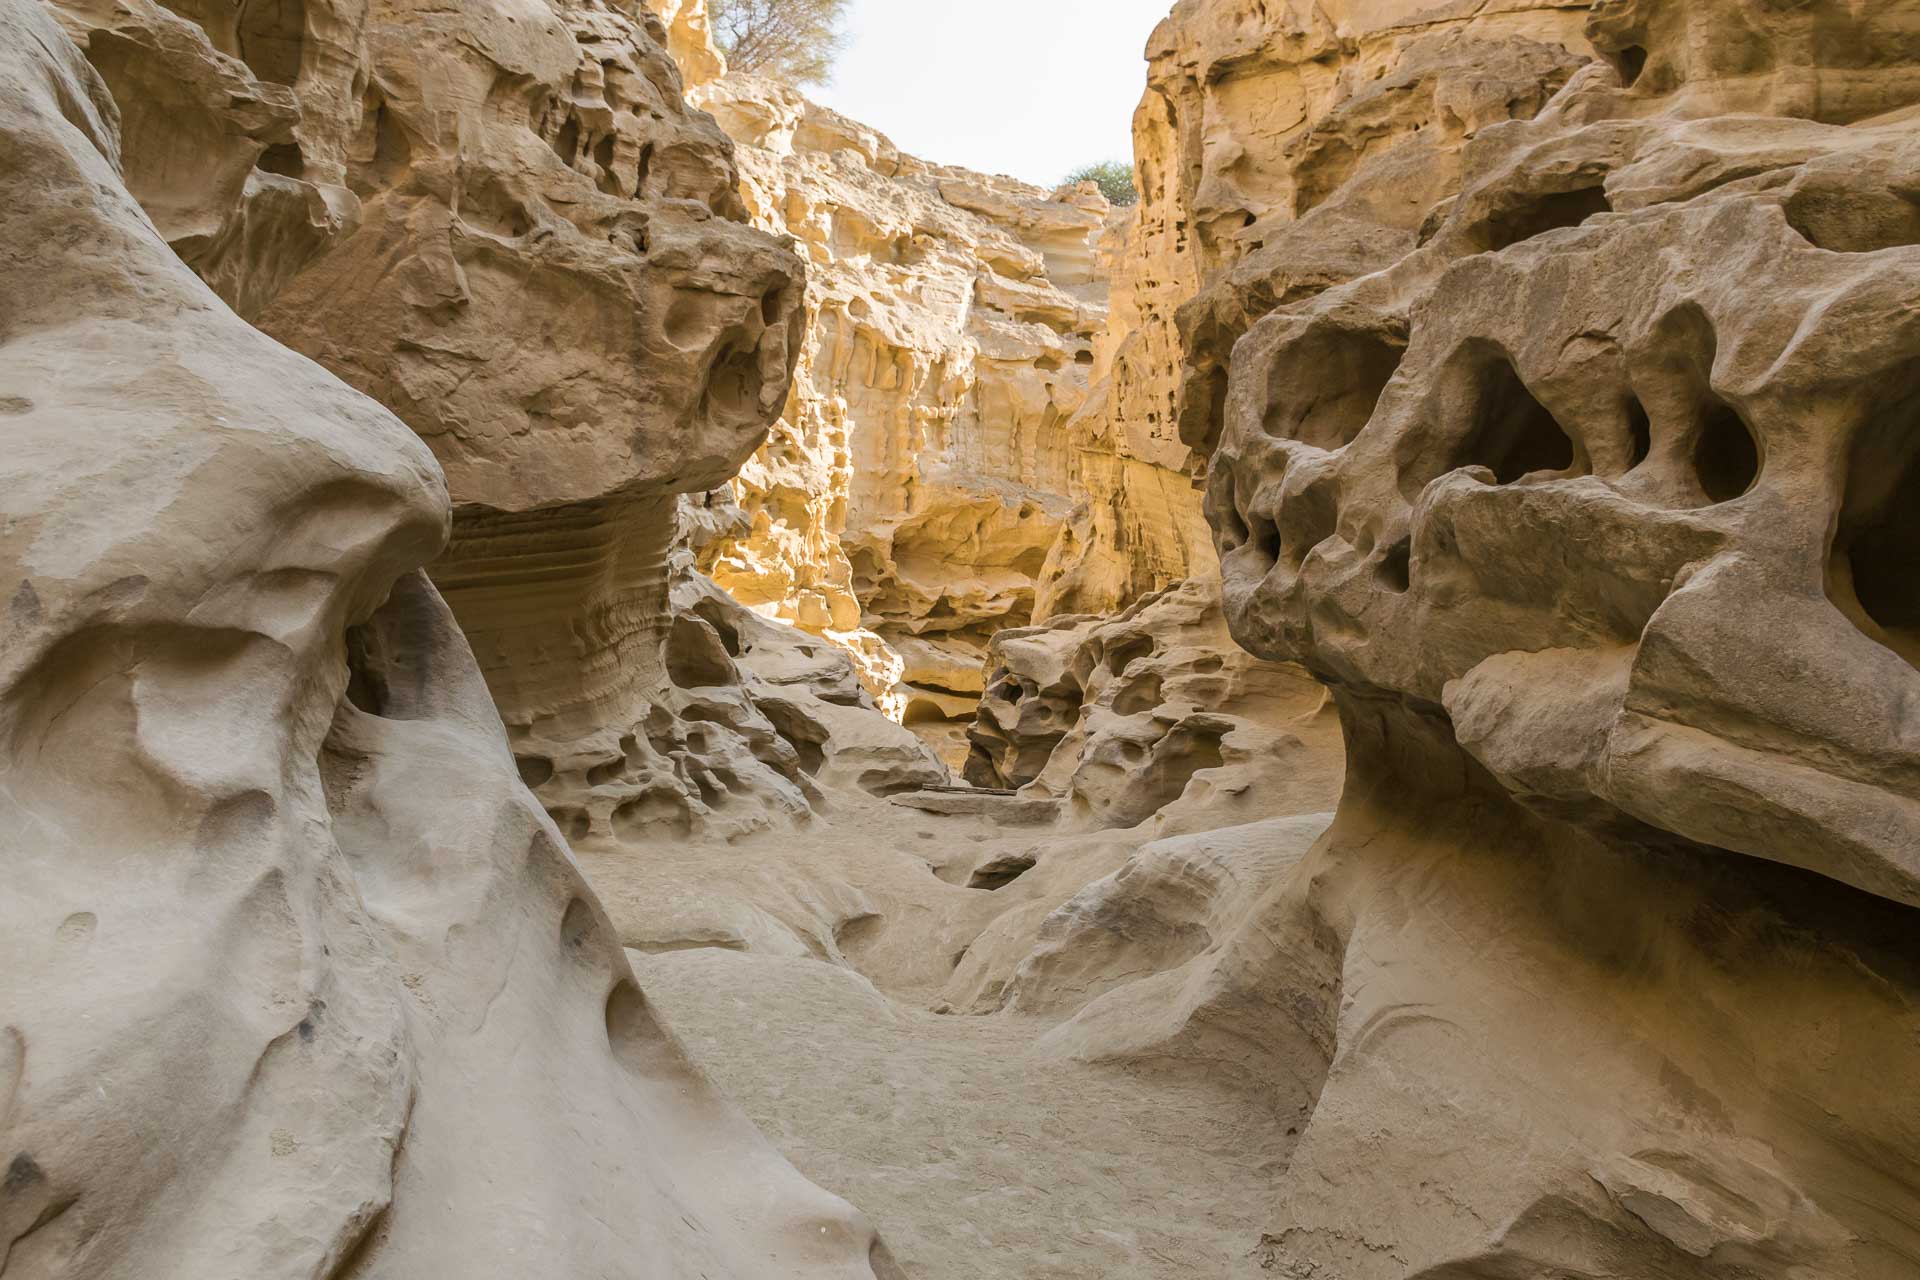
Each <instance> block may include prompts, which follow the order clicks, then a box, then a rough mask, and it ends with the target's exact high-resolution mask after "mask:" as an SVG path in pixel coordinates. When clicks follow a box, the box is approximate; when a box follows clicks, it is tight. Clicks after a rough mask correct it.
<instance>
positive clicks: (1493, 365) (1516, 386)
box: [1456, 354, 1578, 484]
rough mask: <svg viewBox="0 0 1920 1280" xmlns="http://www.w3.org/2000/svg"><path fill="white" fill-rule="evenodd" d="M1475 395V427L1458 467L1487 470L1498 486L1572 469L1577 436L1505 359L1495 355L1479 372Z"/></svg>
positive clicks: (1466, 443)
mask: <svg viewBox="0 0 1920 1280" xmlns="http://www.w3.org/2000/svg"><path fill="white" fill-rule="evenodd" d="M1474 392H1475V395H1474V421H1473V429H1472V432H1471V434H1470V435H1469V436H1468V437H1467V440H1466V442H1465V444H1464V445H1463V446H1462V448H1461V451H1460V457H1459V459H1458V461H1457V463H1456V466H1458V467H1485V468H1486V469H1487V470H1489V471H1491V472H1493V478H1494V481H1495V483H1497V484H1513V483H1514V482H1515V481H1517V480H1519V479H1521V478H1522V477H1524V476H1529V475H1533V474H1535V473H1537V472H1566V471H1571V470H1573V467H1574V464H1575V462H1576V460H1577V456H1578V450H1576V449H1575V447H1574V443H1573V437H1571V436H1569V435H1568V434H1567V432H1566V429H1565V428H1564V427H1562V426H1561V425H1560V421H1559V419H1557V418H1555V417H1554V416H1553V413H1552V412H1551V411H1550V410H1549V409H1548V408H1547V407H1546V406H1545V405H1543V404H1541V403H1540V402H1539V401H1538V400H1537V399H1535V398H1534V395H1533V393H1532V392H1531V391H1529V390H1527V384H1526V383H1525V382H1523V381H1521V378H1520V374H1519V372H1518V371H1517V370H1516V369H1515V368H1514V367H1513V362H1512V361H1511V360H1509V359H1508V358H1507V357H1506V356H1505V355H1501V354H1496V355H1495V356H1494V357H1493V359H1492V360H1491V361H1489V362H1488V364H1487V365H1486V366H1485V367H1484V368H1483V369H1482V370H1481V371H1480V375H1479V378H1478V379H1477V381H1476V385H1475V388H1474Z"/></svg>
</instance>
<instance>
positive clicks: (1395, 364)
mask: <svg viewBox="0 0 1920 1280" xmlns="http://www.w3.org/2000/svg"><path fill="white" fill-rule="evenodd" d="M1405 354H1406V346H1405V343H1404V341H1401V340H1396V338H1395V337H1391V336H1389V335H1387V334H1384V333H1378V332H1372V331H1360V330H1329V331H1323V332H1319V333H1314V334H1311V335H1309V336H1307V337H1306V338H1304V339H1303V340H1302V341H1300V342H1299V343H1298V344H1297V345H1295V346H1294V347H1293V348H1292V349H1290V350H1289V351H1288V352H1287V355H1286V358H1285V359H1283V360H1279V361H1276V362H1275V364H1274V367H1273V370H1272V372H1271V373H1270V374H1269V375H1268V386H1267V390H1268V401H1269V403H1270V404H1271V405H1272V408H1270V409H1269V410H1268V411H1267V416H1266V419H1265V421H1264V422H1263V424H1262V425H1263V426H1264V427H1265V429H1266V432H1267V434H1268V435H1270V436H1274V437H1276V438H1279V439H1283V440H1294V441H1298V442H1299V443H1301V444H1305V445H1311V446H1312V447H1313V448H1315V449H1325V450H1328V451H1332V450H1335V449H1344V448H1345V447H1346V446H1348V445H1350V444H1352V443H1353V441H1354V438H1355V437H1357V436H1358V435H1359V434H1360V432H1361V430H1362V429H1363V428H1364V427H1365V426H1366V425H1367V423H1368V422H1370V421H1372V419H1373V411H1374V409H1375V408H1377V407H1378V406H1379V404H1380V397H1381V396H1382V395H1383V394H1385V392H1386V389H1387V384H1388V383H1389V382H1391V381H1393V375H1394V374H1395V373H1397V372H1399V369H1400V361H1401V358H1402V357H1403V356H1404V355H1405Z"/></svg>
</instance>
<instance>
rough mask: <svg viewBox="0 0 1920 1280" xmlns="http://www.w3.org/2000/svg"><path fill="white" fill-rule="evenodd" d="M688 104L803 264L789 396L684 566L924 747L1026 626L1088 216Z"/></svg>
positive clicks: (743, 113) (1045, 197) (764, 104)
mask: <svg viewBox="0 0 1920 1280" xmlns="http://www.w3.org/2000/svg"><path fill="white" fill-rule="evenodd" d="M697 97H698V100H699V101H700V102H701V103H702V105H704V106H706V107H707V108H708V109H709V110H711V111H713V112H714V113H715V114H716V116H717V117H718V118H719V120H720V122H721V124H722V125H723V126H724V127H725V128H726V130H727V131H728V132H729V133H730V134H732V135H733V137H734V139H735V140H736V141H737V142H738V143H739V144H740V151H739V154H740V165H741V176H742V179H743V186H742V190H743V193H744V195H745V197H746V200H747V205H748V208H749V210H750V212H751V213H752V215H753V219H754V221H755V223H756V224H757V225H759V226H761V227H764V228H766V229H768V230H770V231H775V232H780V233H785V234H789V235H791V236H793V237H794V238H795V240H796V241H797V243H798V246H799V248H800V250H801V252H802V253H804V254H805V256H806V258H807V262H808V286H807V297H806V303H805V310H806V327H805V335H806V336H805V341H804V349H803V350H802V352H801V355H800V365H799V371H798V376H797V377H796V379H795V382H794V390H793V395H792V397H791V399H790V400H789V401H788V404H787V406H786V412H785V414H784V416H783V417H782V419H781V421H780V422H779V423H777V424H776V425H775V426H774V429H773V434H772V437H771V438H770V440H769V441H768V443H767V444H766V445H765V446H764V447H763V448H762V449H761V450H760V452H759V454H758V455H756V457H755V458H754V459H753V460H752V461H751V462H749V463H748V464H747V466H746V468H745V469H744V470H743V472H742V473H741V476H740V478H739V479H738V480H737V481H735V482H734V485H733V488H734V491H735V496H736V497H737V498H738V501H739V503H740V505H741V507H742V508H743V520H742V522H741V524H742V527H741V528H739V529H738V530H737V531H736V532H735V533H734V535H733V536H731V537H727V538H722V539H717V540H715V541H714V542H712V543H710V544H709V545H708V547H707V548H706V550H705V551H704V552H703V554H702V564H703V566H704V567H706V568H707V569H708V570H709V572H711V573H712V574H713V575H714V577H715V579H716V580H717V581H718V582H719V583H720V584H721V585H722V586H723V587H725V588H726V589H727V590H728V591H730V592H731V593H732V594H733V595H734V596H735V597H736V598H737V599H740V600H741V601H743V602H744V603H746V604H748V605H750V606H752V607H754V608H756V609H759V610H762V611H763V612H765V613H767V614H769V616H773V617H777V618H781V619H783V620H786V621H789V622H792V623H794V624H795V625H797V626H800V627H803V628H805V629H806V630H808V631H810V632H813V633H814V634H817V635H821V636H824V637H827V638H830V639H832V640H833V641H834V642H835V643H837V644H839V645H841V646H842V647H844V648H846V649H847V650H848V651H849V652H850V653H852V654H853V655H855V658H856V661H857V663H858V664H859V666H860V668H861V671H862V677H863V679H864V680H865V681H866V683H867V686H868V687H869V688H870V689H871V690H872V691H873V692H874V693H875V694H876V696H878V697H879V698H881V699H882V701H883V702H885V703H886V704H887V705H888V709H889V710H890V711H892V712H893V713H894V714H896V715H902V714H904V716H905V717H906V718H907V719H908V720H909V721H910V722H911V723H914V724H916V725H920V726H926V731H927V732H928V733H929V736H931V737H933V738H934V739H935V740H940V738H941V737H942V736H943V731H942V730H941V729H940V728H939V727H938V726H940V725H941V724H942V723H951V722H959V723H964V721H965V720H966V719H969V718H971V716H972V713H973V707H974V704H975V703H976V702H977V700H978V697H979V693H980V676H979V674H978V669H979V666H980V663H981V660H982V658H983V657H984V653H985V647H986V642H987V639H988V638H989V637H990V636H991V635H992V634H993V632H994V631H996V630H998V629H1000V628H1002V627H1005V626H1011V625H1022V624H1025V623H1027V622H1029V621H1031V620H1032V618H1033V616H1034V608H1035V600H1036V590H1037V583H1038V581H1039V579H1040V578H1041V577H1042V570H1043V568H1044V567H1045V565H1046V561H1047V556H1048V552H1049V549H1050V548H1051V547H1052V546H1053V544H1054V543H1055V541H1056V540H1057V538H1058V536H1059V534H1060V532H1061V529H1062V525H1063V522H1064V521H1065V520H1066V518H1067V516H1068V514H1069V512H1070V511H1071V508H1072V505H1073V503H1072V500H1071V491H1072V483H1071V474H1072V466H1071V460H1070V459H1069V457H1068V453H1067V449H1066V434H1065V431H1064V426H1065V422H1066V420H1067V418H1069V417H1070V416H1071V415H1072V414H1073V413H1074V412H1075V411H1076V410H1078V409H1079V408H1080V406H1081V404H1082V402H1083V401H1084V400H1085V398H1086V392H1087V371H1088V369H1089V368H1090V366H1091V363H1092V360H1093V353H1092V348H1093V344H1094V341H1095V339H1096V335H1098V334H1099V333H1100V332H1101V331H1102V328H1103V325H1104V321H1105V318H1106V305H1105V303H1106V284H1105V280H1106V276H1105V269H1104V263H1102V262H1101V261H1100V260H1099V257H1098V248H1099V246H1098V241H1099V238H1100V236H1101V235H1102V233H1103V231H1104V228H1105V225H1106V221H1107V214H1108V210H1107V205H1106V202H1105V201H1104V200H1103V199H1102V198H1101V197H1100V196H1099V195H1098V194H1097V193H1095V192H1093V191H1092V189H1091V188H1090V187H1089V188H1084V189H1081V190H1077V191H1076V190H1063V191H1061V192H1056V193H1052V194H1049V193H1047V192H1045V191H1041V190H1039V189H1037V188H1033V187H1028V186H1026V185H1024V184H1022V183H1017V182H1014V181H1012V180H1010V179H1005V178H992V177H987V176H985V175H982V174H977V173H970V172H967V171H966V170H961V169H952V168H943V167H940V166H937V165H931V164H928V163H926V162H924V161H921V160H917V159H915V158H914V157H912V156H909V155H905V154H903V153H901V152H900V151H899V150H898V149H897V148H895V147H894V146H893V144H892V143H891V142H889V141H888V140H887V139H886V138H885V137H883V136H881V135H880V134H878V133H876V132H875V131H873V130H872V129H869V128H867V127H865V126H864V125H860V124H858V123H856V122H854V121H852V120H848V119H846V118H845V117H843V116H840V115H838V114H836V113H835V112H832V111H829V110H827V109H825V108H823V107H820V106H818V105H816V104H814V103H812V102H809V101H807V100H806V99H805V98H804V97H802V96H800V95H799V94H797V93H795V92H794V91H792V90H790V89H787V88H785V87H783V86H780V85H777V84H774V83H772V82H769V81H765V80H759V79H754V78H751V77H730V78H728V79H726V80H724V81H722V82H720V83H718V84H715V85H709V86H707V87H706V88H704V89H703V90H702V91H701V92H700V93H699V94H698V95H697ZM944 736H945V737H946V738H948V739H951V738H952V737H953V736H954V733H953V731H952V730H947V731H945V732H944Z"/></svg>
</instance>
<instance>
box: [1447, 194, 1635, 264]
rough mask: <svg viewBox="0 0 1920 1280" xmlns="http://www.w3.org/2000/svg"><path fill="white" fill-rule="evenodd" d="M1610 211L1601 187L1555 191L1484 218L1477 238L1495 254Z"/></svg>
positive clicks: (1610, 205) (1611, 206) (1575, 225)
mask: <svg viewBox="0 0 1920 1280" xmlns="http://www.w3.org/2000/svg"><path fill="white" fill-rule="evenodd" d="M1611 212H1613V205H1612V203H1611V202H1610V201H1608V199H1607V190H1606V188H1605V187H1603V186H1599V185H1597V184H1596V185H1594V186H1588V187H1577V188H1575V189H1574V190H1572V191H1555V192H1551V193H1549V194H1546V195H1540V196H1535V197H1534V198H1533V199H1531V200H1529V201H1527V202H1525V203H1524V204H1520V205H1517V206H1515V207H1513V208H1510V209H1505V210H1502V211H1501V212H1499V213H1497V214H1494V215H1493V216H1492V217H1490V218H1488V219H1487V222H1486V226H1485V228H1484V229H1483V230H1482V232H1481V237H1480V239H1481V243H1482V244H1484V245H1485V246H1486V248H1487V249H1488V250H1489V251H1490V252H1494V253H1498V252H1499V251H1500V250H1502V249H1511V248H1512V247H1513V246H1514V245H1516V244H1519V243H1521V242H1522V241H1525V240H1531V239H1533V238H1534V237H1535V236H1543V235H1546V234H1547V233H1548V232H1549V231H1564V230H1566V229H1567V228H1569V227H1577V226H1579V225H1580V224H1581V223H1583V222H1585V221H1586V220H1587V219H1589V218H1592V217H1594V216H1596V215H1598V214H1602V213H1611Z"/></svg>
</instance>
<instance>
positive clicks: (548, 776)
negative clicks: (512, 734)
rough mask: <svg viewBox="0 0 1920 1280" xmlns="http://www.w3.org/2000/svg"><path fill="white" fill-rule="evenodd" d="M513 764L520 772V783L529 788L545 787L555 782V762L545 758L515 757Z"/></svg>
mask: <svg viewBox="0 0 1920 1280" xmlns="http://www.w3.org/2000/svg"><path fill="white" fill-rule="evenodd" d="M513 763H514V767H515V768H517V769H519V770H520V781H522V782H524V783H526V784H527V786H529V787H543V786H545V785H546V784H547V783H549V782H551V781H553V761H551V760H549V759H547V757H545V756H515V757H514V758H513Z"/></svg>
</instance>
